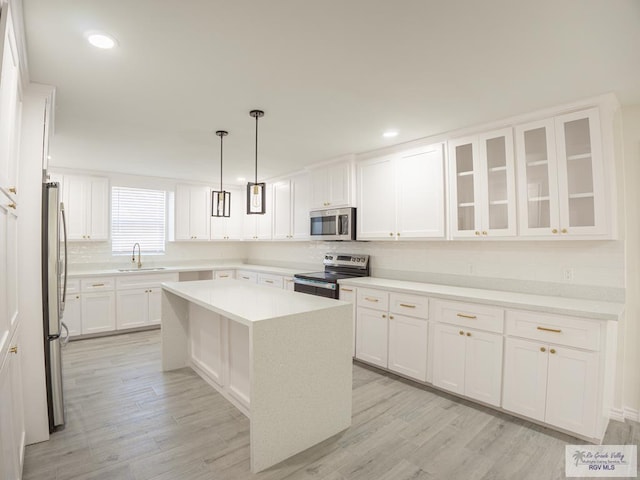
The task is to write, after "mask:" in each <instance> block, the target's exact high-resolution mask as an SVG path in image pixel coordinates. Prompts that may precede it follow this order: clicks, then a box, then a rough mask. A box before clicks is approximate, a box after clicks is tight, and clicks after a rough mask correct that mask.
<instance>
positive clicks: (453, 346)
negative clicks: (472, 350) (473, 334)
mask: <svg viewBox="0 0 640 480" xmlns="http://www.w3.org/2000/svg"><path fill="white" fill-rule="evenodd" d="M460 332H462V330H460V328H457V327H450V326H448V325H442V324H435V325H434V327H433V335H434V338H433V384H434V385H435V386H436V387H440V388H444V389H445V390H449V391H451V392H454V393H458V394H460V395H463V394H464V368H465V361H464V359H465V337H464V332H463V333H462V334H461V333H460Z"/></svg>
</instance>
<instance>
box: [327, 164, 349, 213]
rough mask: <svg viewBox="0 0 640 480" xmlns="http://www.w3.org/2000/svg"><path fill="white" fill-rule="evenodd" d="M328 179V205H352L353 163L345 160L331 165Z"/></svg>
mask: <svg viewBox="0 0 640 480" xmlns="http://www.w3.org/2000/svg"><path fill="white" fill-rule="evenodd" d="M327 179H328V182H329V200H328V202H329V205H328V206H329V207H332V208H333V207H344V206H348V205H350V204H351V198H350V192H351V188H350V185H349V184H350V182H351V164H350V163H349V162H344V163H336V164H334V165H329V167H328V174H327Z"/></svg>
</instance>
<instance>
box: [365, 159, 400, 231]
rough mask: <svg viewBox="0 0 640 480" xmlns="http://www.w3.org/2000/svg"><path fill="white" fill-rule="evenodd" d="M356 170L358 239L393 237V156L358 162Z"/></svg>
mask: <svg viewBox="0 0 640 480" xmlns="http://www.w3.org/2000/svg"><path fill="white" fill-rule="evenodd" d="M357 169H358V190H357V191H358V215H357V223H358V233H357V237H358V239H361V240H365V239H370V240H373V239H379V240H394V239H395V238H396V233H397V232H396V191H395V180H394V178H395V175H394V165H393V157H392V156H387V157H381V158H374V159H371V160H367V161H365V162H361V163H359V164H358V166H357Z"/></svg>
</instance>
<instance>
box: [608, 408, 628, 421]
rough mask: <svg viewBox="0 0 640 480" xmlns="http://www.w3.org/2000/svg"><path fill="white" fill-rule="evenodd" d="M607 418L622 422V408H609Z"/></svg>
mask: <svg viewBox="0 0 640 480" xmlns="http://www.w3.org/2000/svg"><path fill="white" fill-rule="evenodd" d="M609 419H611V420H617V421H618V422H624V409H622V408H611V411H610V412H609Z"/></svg>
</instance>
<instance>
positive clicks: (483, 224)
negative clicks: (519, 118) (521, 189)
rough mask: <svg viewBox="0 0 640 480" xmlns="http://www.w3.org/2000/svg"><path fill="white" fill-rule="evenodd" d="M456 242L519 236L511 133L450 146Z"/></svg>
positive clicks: (457, 141) (489, 134)
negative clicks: (470, 239) (517, 233)
mask: <svg viewBox="0 0 640 480" xmlns="http://www.w3.org/2000/svg"><path fill="white" fill-rule="evenodd" d="M449 158H450V160H451V161H450V164H449V165H450V169H451V170H450V178H451V179H452V182H451V187H452V188H451V207H452V208H451V214H452V218H451V232H452V237H453V238H468V237H471V238H489V237H505V236H515V235H516V201H515V198H516V194H515V173H514V158H513V136H512V129H511V128H505V129H501V130H495V131H492V132H487V133H483V134H480V135H474V136H471V137H465V138H459V139H455V140H452V141H450V142H449Z"/></svg>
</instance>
